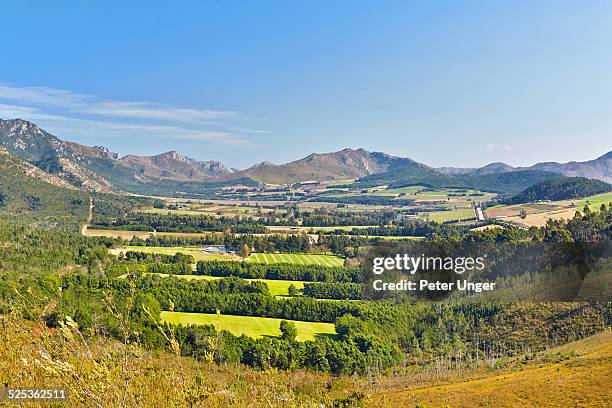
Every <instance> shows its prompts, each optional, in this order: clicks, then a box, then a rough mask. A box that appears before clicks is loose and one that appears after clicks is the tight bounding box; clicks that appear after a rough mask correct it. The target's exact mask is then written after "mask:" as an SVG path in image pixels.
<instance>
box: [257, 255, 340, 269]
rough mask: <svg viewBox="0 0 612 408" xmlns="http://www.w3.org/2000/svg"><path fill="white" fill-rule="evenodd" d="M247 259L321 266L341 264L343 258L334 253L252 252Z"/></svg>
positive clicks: (261, 261) (266, 262)
mask: <svg viewBox="0 0 612 408" xmlns="http://www.w3.org/2000/svg"><path fill="white" fill-rule="evenodd" d="M247 261H250V262H257V263H265V264H273V263H292V264H297V265H322V266H342V265H344V259H343V258H341V257H339V256H335V255H318V254H278V253H254V254H251V256H249V257H248V258H247Z"/></svg>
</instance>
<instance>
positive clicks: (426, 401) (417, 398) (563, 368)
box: [370, 330, 612, 408]
mask: <svg viewBox="0 0 612 408" xmlns="http://www.w3.org/2000/svg"><path fill="white" fill-rule="evenodd" d="M526 362H527V361H526ZM504 371H505V372H504ZM611 372H612V331H610V330H608V331H606V332H603V333H600V334H597V335H595V336H592V337H589V338H586V339H584V340H581V341H577V342H574V343H569V344H567V345H564V346H562V347H558V348H556V349H552V350H550V351H549V352H547V353H544V354H543V355H541V356H540V359H539V364H538V361H536V363H535V364H534V363H532V364H529V363H528V362H527V365H525V366H523V365H522V364H517V366H516V370H515V371H508V370H503V371H502V372H501V373H500V372H499V371H498V372H493V373H489V374H487V373H482V374H480V375H478V374H476V378H473V379H469V374H467V373H466V374H467V375H466V376H463V377H460V378H458V379H457V380H456V381H453V382H450V383H443V382H440V383H434V384H431V385H426V386H419V384H418V383H416V384H411V385H408V387H410V388H412V389H410V390H407V391H401V392H393V391H392V390H385V391H384V392H380V393H379V394H377V395H375V396H374V397H373V398H372V400H371V401H370V403H371V405H373V406H394V407H411V408H412V407H415V406H417V404H419V403H420V404H422V405H424V406H426V407H442V406H453V407H485V406H495V407H519V406H523V407H524V406H532V407H536V406H537V407H570V406H571V407H574V406H580V407H604V406H611V405H612V388H610V386H609V384H610V383H609V381H610V379H609V376H610V373H611Z"/></svg>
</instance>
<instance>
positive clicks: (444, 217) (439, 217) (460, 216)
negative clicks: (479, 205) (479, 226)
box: [420, 208, 476, 222]
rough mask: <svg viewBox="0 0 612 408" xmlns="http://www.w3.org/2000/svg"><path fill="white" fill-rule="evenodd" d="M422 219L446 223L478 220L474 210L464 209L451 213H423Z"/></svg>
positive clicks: (451, 211)
mask: <svg viewBox="0 0 612 408" xmlns="http://www.w3.org/2000/svg"><path fill="white" fill-rule="evenodd" d="M420 216H421V217H422V218H426V217H428V218H429V220H430V221H434V222H445V221H454V220H468V219H471V218H476V214H475V212H474V210H473V209H471V208H469V209H467V208H466V209H462V210H450V211H434V212H428V213H421V214H420Z"/></svg>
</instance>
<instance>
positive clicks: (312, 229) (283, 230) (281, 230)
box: [268, 225, 376, 234]
mask: <svg viewBox="0 0 612 408" xmlns="http://www.w3.org/2000/svg"><path fill="white" fill-rule="evenodd" d="M370 227H376V225H348V226H337V227H290V226H276V225H275V226H269V227H268V229H269V230H270V231H271V232H277V233H293V234H295V233H298V232H307V233H314V234H316V233H317V232H319V231H336V230H341V231H351V230H353V229H365V228H370Z"/></svg>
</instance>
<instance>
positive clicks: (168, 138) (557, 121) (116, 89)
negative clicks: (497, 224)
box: [0, 1, 612, 169]
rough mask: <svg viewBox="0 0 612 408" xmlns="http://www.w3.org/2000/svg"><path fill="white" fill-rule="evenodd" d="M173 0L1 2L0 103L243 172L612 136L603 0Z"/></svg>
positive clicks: (559, 149) (577, 157)
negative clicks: (348, 156)
mask: <svg viewBox="0 0 612 408" xmlns="http://www.w3.org/2000/svg"><path fill="white" fill-rule="evenodd" d="M182 6H183V7H181V8H178V7H176V6H174V7H171V6H165V5H160V4H153V3H150V2H142V3H138V2H134V3H130V4H123V3H119V2H117V3H114V2H107V3H105V4H104V5H89V4H88V5H73V4H72V5H69V4H50V3H41V4H39V5H38V8H37V13H35V14H34V13H32V8H31V6H30V5H29V4H26V3H21V2H15V3H13V2H9V3H8V4H6V5H5V6H4V7H3V13H2V15H1V16H0V22H1V23H2V25H1V27H2V28H0V32H2V34H3V37H4V38H5V43H4V44H5V49H4V56H5V59H6V61H8V62H9V63H6V64H2V65H0V117H4V118H17V117H19V118H23V119H26V120H30V121H32V122H34V123H36V124H38V125H40V126H41V127H43V128H44V129H46V130H47V131H49V132H50V133H52V134H54V135H56V136H58V137H60V138H62V139H67V140H71V141H75V142H78V143H82V144H85V145H103V146H106V147H108V148H109V149H111V150H113V151H115V152H118V153H120V154H136V155H155V154H159V153H162V152H165V151H170V150H175V151H177V152H179V153H181V154H183V155H186V156H189V157H192V158H195V159H198V160H218V161H221V162H222V163H224V164H226V165H227V166H229V167H233V168H240V169H244V168H247V167H250V166H252V165H254V164H256V163H259V162H262V161H271V162H274V163H276V164H281V163H286V162H290V161H294V160H297V159H300V158H302V157H305V156H307V155H308V154H310V153H313V152H318V153H323V152H332V151H338V150H342V149H343V148H346V147H351V148H364V149H366V150H369V151H381V152H385V153H389V154H392V155H395V156H400V157H409V158H411V159H414V160H416V161H418V162H421V163H425V164H427V165H430V166H433V167H481V166H483V165H486V164H488V163H491V162H504V163H507V164H510V165H512V166H515V167H520V166H530V165H533V164H534V163H537V162H546V161H556V162H569V161H588V160H592V159H595V158H597V157H599V156H601V155H603V154H605V153H606V152H608V151H609V150H611V149H612V146H610V143H609V142H608V140H610V139H611V137H610V134H611V133H612V100H611V99H610V98H609V94H610V91H612V78H611V77H610V75H608V73H609V72H610V70H612V55H610V53H606V52H604V50H606V49H607V48H609V45H610V40H611V39H612V26H610V24H609V21H610V18H611V17H612V4H610V3H600V2H594V1H593V2H582V3H580V4H562V3H558V2H540V3H538V4H514V3H513V4H503V3H496V2H487V3H482V4H475V3H469V4H457V3H454V2H441V3H437V4H409V3H408V2H402V1H385V2H382V3H381V2H355V3H351V4H340V3H337V4H329V3H328V2H308V3H302V4H299V3H293V4H282V3H278V2H271V1H270V2H258V3H257V4H249V3H240V2H237V3H223V4H221V3H219V4H215V3H201V2H191V3H189V2H188V3H183V4H182ZM117 9H121V10H122V12H121V14H119V15H117V13H113V14H112V16H111V15H110V14H109V11H108V10H117ZM111 17H112V18H111ZM24 23H26V24H27V25H26V26H25V27H26V29H24ZM135 26H137V27H138V30H134V27H135Z"/></svg>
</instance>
